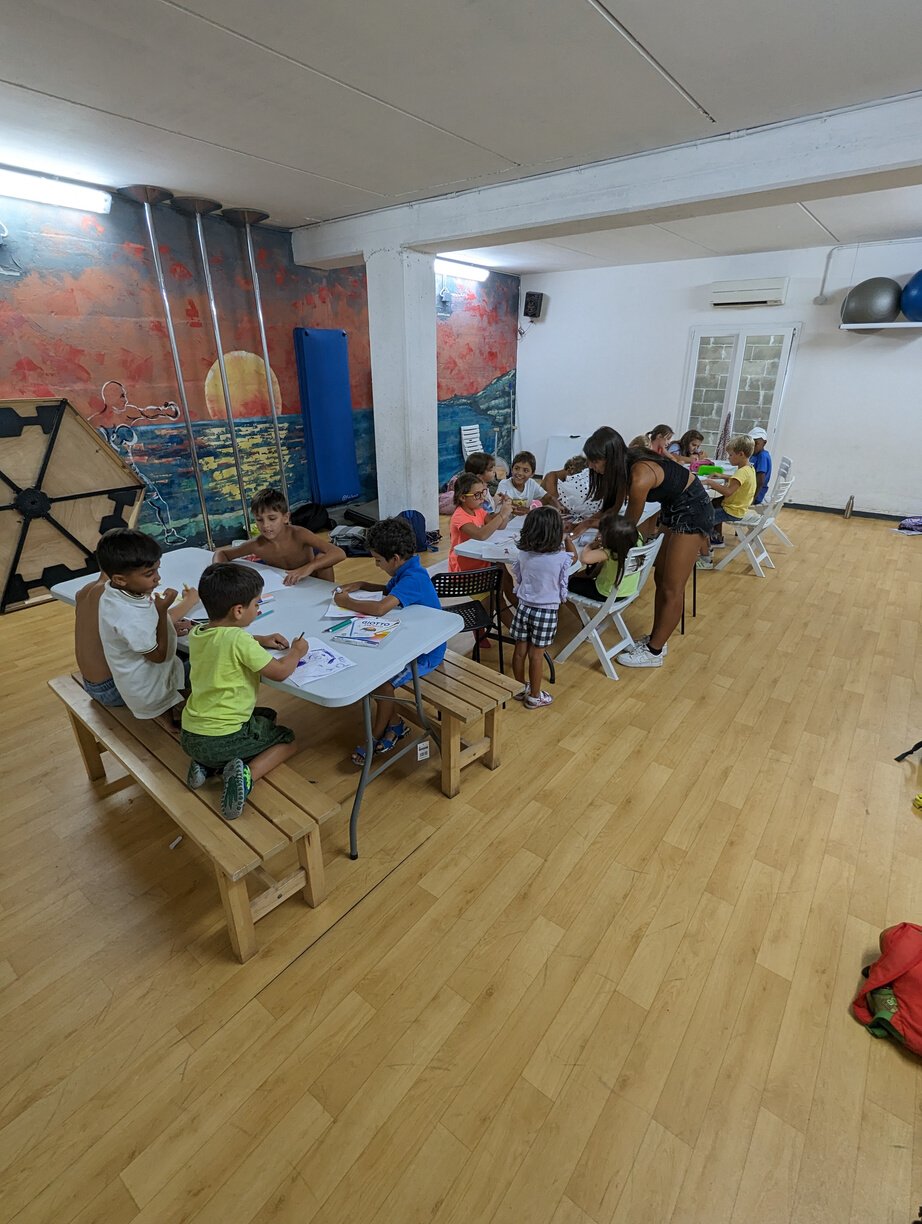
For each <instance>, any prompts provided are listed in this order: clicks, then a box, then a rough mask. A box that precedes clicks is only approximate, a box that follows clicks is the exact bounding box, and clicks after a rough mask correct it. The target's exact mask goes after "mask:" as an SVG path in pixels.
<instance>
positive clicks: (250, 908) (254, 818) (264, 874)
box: [48, 676, 339, 961]
mask: <svg viewBox="0 0 922 1224" xmlns="http://www.w3.org/2000/svg"><path fill="white" fill-rule="evenodd" d="M48 684H49V686H50V688H51V689H52V690H53V691H54V692H55V693H56V694H57V695H58V697H60V698H61V700H62V701H63V702H64V705H65V706H66V707H67V713H68V715H69V716H70V721H71V725H72V727H73V729H74V734H75V735H76V737H77V744H78V746H79V748H80V753H81V755H82V757H83V763H84V765H85V766H86V771H87V774H88V775H89V777H90V779H91V780H93V781H98V780H102V779H104V778H105V777H106V770H105V766H104V765H103V762H102V757H101V756H100V752H101V751H102V750H103V749H107V750H108V751H109V752H110V753H111V754H112V756H113V757H115V759H116V760H118V761H120V762H121V764H122V765H123V766H124V768H125V769H126V770H127V771H128V773H129V774H130V775H131V776H132V778H134V780H135V781H136V782H137V783H138V785H139V786H141V787H142V789H143V790H145V791H146V792H147V794H148V795H150V797H151V799H153V800H154V802H155V803H157V804H158V805H159V806H160V807H161V808H163V810H164V811H165V812H166V813H167V815H168V816H170V817H172V819H173V820H174V821H175V822H176V824H177V825H178V826H179V828H180V829H181V830H182V832H183V835H184V836H186V837H188V838H189V839H190V840H191V841H193V842H195V844H196V845H197V846H198V848H199V849H200V850H201V851H202V852H203V854H205V855H206V856H207V857H208V858H210V859H211V861H212V863H213V864H214V869H215V875H216V876H217V880H218V888H219V889H220V892H221V901H222V902H223V904H224V913H225V916H226V918H227V930H228V934H229V936H230V941H231V946H232V947H233V950H234V952H235V954H236V956H237V957H238V959H239V960H241V961H246V960H248V959H249V958H250V957H251V956H252V955H253V954H254V953H255V952H256V931H255V923H256V922H258V921H259V919H260V918H262V917H264V916H265V915H266V914H268V913H269V912H270V911H271V910H273V909H275V907H276V906H277V905H280V904H281V903H282V902H283V901H285V900H286V899H287V898H288V897H290V896H292V895H293V894H294V893H296V892H301V893H303V895H304V899H305V901H306V902H307V903H308V905H311V906H316V905H319V904H320V902H321V901H322V900H323V899H324V896H325V886H324V876H323V854H322V852H321V846H320V826H321V825H322V824H323V822H324V821H325V820H328V819H329V818H330V817H331V816H332V815H334V813H336V812H337V811H338V810H339V804H338V803H336V802H335V800H333V799H331V798H330V797H329V795H326V794H324V792H323V791H322V790H320V788H319V787H317V786H315V785H313V784H312V783H310V782H307V781H305V779H304V778H302V777H301V775H300V774H298V773H296V772H295V771H294V770H293V769H291V768H290V767H289V766H288V765H280V766H278V767H277V768H276V769H274V770H272V772H271V774H269V775H267V777H265V778H262V779H261V780H260V781H258V782H257V783H256V784H255V786H254V787H253V790H252V793H251V794H250V795H249V797H248V798H247V804H246V807H245V808H244V811H243V813H242V815H241V816H240V817H238V819H237V820H234V821H230V822H229V821H226V820H224V819H223V817H222V816H221V814H220V813H221V792H220V787H219V786H217V785H215V783H213V782H206V784H205V785H204V786H203V787H202V788H201V789H200V790H197V791H192V790H189V788H188V787H187V786H186V781H185V779H186V771H187V769H188V767H189V758H188V757H187V756H186V755H185V753H184V752H183V750H182V749H181V748H180V746H179V743H178V742H177V740H176V739H175V738H174V737H173V736H172V735H170V733H169V732H168V731H167V730H165V728H163V727H161V726H160V724H159V723H156V722H153V721H142V720H139V719H136V718H134V717H133V716H132V715H131V714H130V713H129V712H128V711H127V710H126V709H124V708H118V709H116V708H108V707H103V706H101V705H99V704H98V703H97V702H95V701H93V700H92V698H91V697H90V696H89V694H88V693H87V692H86V691H85V690H84V688H83V685H82V684H81V683H80V681H79V680H78V679H76V678H75V677H73V676H58V677H57V678H56V679H54V680H49V681H48ZM290 846H294V849H295V851H296V853H297V860H298V867H297V868H296V869H295V870H293V871H290V872H289V874H287V875H285V876H284V877H282V878H281V879H276V878H275V877H274V876H272V875H271V874H270V873H269V872H268V871H267V870H266V863H267V862H268V860H269V859H272V858H274V857H275V856H276V855H278V854H279V853H280V852H282V851H284V850H287V849H288V848H289V847H290ZM248 876H249V877H252V878H253V879H254V880H258V881H259V882H260V883H261V884H262V885H263V886H264V887H263V889H262V891H255V892H254V895H253V896H252V897H251V895H250V889H249V888H248V887H247V877H248Z"/></svg>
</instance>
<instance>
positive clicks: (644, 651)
mask: <svg viewBox="0 0 922 1224" xmlns="http://www.w3.org/2000/svg"><path fill="white" fill-rule="evenodd" d="M618 662H619V663H620V664H621V665H622V666H623V667H662V666H663V656H662V654H658V655H657V654H653V652H652V651H651V650H650V648H649V647H648V646H640V647H639V648H638V649H636V650H625V651H623V652H622V653H621V654H619V655H618Z"/></svg>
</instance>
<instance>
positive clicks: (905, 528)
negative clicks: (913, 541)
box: [897, 514, 922, 535]
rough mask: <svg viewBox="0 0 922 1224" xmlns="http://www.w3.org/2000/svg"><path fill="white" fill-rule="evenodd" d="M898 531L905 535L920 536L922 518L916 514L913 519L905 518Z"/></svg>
mask: <svg viewBox="0 0 922 1224" xmlns="http://www.w3.org/2000/svg"><path fill="white" fill-rule="evenodd" d="M897 531H901V532H902V533H903V535H919V534H920V533H922V517H920V516H919V515H917V514H916V515H913V516H912V517H911V518H904V519H903V520H902V522H901V523H900V525H899V527H897Z"/></svg>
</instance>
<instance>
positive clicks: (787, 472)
mask: <svg viewBox="0 0 922 1224" xmlns="http://www.w3.org/2000/svg"><path fill="white" fill-rule="evenodd" d="M791 467H792V464H791V461H790V459H788V457H787V456H786V455H782V456H781V466H780V468H779V469H778V480H776V481H775V485H774V488H773V489H772V504H773V505H774V507H775V514H774V517H773V518H772V521H771V522H770V523H769V524H768V528H767V530H768V531H773V532H774V533H775V535H776V536H778V538H779V539H780V540H781V542H782V543H783V544H786V545H787V546H788V548H793V547H794V545H793V544H792V543H791V541H790V540H789V539H788V537H787V536H786V535H785V534H784V532H783V531H782V530H781V528H780V527H779V526H778V515H779V514H780V513H781V508H782V506H783V505H784V503H785V502H786V501H787V499H788V498H789V497H790V495H791V485H793V483H794V477H793V476H792V475H791Z"/></svg>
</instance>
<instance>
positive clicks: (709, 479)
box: [698, 434, 756, 569]
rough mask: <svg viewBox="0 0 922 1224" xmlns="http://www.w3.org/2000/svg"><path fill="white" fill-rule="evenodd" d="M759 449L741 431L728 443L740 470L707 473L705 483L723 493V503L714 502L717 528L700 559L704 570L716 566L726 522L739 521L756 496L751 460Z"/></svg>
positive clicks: (731, 459) (728, 453) (729, 450)
mask: <svg viewBox="0 0 922 1224" xmlns="http://www.w3.org/2000/svg"><path fill="white" fill-rule="evenodd" d="M754 450H755V443H754V442H753V440H752V438H750V437H749V435H748V434H739V435H738V436H737V437H735V438H731V439H730V441H729V442H728V443H727V458H728V459H729V460H730V462H731V463H732V464H733V466H734V467H735V468H736V473H735V474H734V475H733V476H731V477H730V478H729V479H723V480H722V479H721V478H720V477H718V476H706V477H705V478H704V481H703V482H702V483H703V484H705V485H707V487H708V488H709V489H716V490H717V492H718V493H722V494H723V496H722V498H721V504H720V505H716V504H715V505H714V531H713V534H712V535H711V538H710V540H709V542H708V543H709V545H710V547H709V549H708V554H707V556H706V557H704V556H702V557H699V558H698V566H699V568H701V569H711V568H713V565H714V560H713V556H712V553H713V551H714V549H715V548H723V543H724V537H723V526H722V524H723V523H738V522H739V521H740V519H741V518H742V517H743V515H744V514H745V513H746V511H747V510H748V509H749V507H750V506H751V505H752V503H753V500H754V499H755V495H756V470H755V468H754V467H750V465H749V460H750V458H751V457H752V452H753V451H754Z"/></svg>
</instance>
